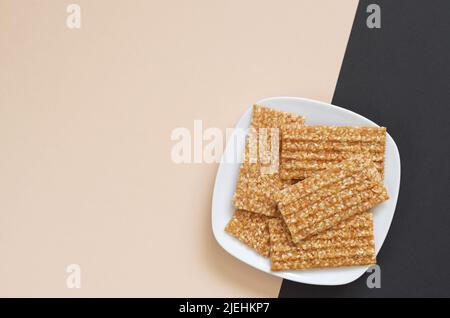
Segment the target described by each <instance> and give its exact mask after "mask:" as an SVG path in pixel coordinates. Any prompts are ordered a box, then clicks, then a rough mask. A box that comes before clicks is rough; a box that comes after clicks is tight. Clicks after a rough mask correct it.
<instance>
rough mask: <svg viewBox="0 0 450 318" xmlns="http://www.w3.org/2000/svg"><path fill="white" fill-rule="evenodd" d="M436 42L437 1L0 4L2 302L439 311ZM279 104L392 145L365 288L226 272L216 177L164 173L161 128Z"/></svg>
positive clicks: (449, 220) (440, 163)
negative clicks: (356, 125)
mask: <svg viewBox="0 0 450 318" xmlns="http://www.w3.org/2000/svg"><path fill="white" fill-rule="evenodd" d="M71 3H75V4H78V5H79V6H80V8H81V28H80V29H70V28H68V27H67V24H66V19H67V17H68V15H69V13H67V12H66V9H67V6H68V5H69V4H71ZM372 3H375V4H378V5H379V6H380V8H381V28H380V29H369V28H368V27H367V25H366V19H367V16H368V15H369V14H370V13H367V10H366V8H367V6H368V5H369V4H372ZM449 31H450V5H449V3H448V2H447V1H444V0H440V1H438V0H436V1H433V4H431V3H430V2H429V1H425V0H423V1H406V0H401V1H400V0H399V1H387V0H382V1H381V0H380V1H375V0H374V1H361V2H360V3H358V1H356V0H344V1H335V0H326V1H325V0H320V1H312V0H295V1H294V0H282V1H268V0H264V1H254V0H250V1H235V0H231V1H225V0H208V1H206V0H188V1H176V0H169V1H161V0H149V1H144V0H142V1H138V0H132V1H118V0H115V1H106V0H96V1H87V0H78V1H60V0H41V1H37V0H34V1H33V0H29V1H25V0H19V1H18V0H0V258H1V261H0V296H61V297H67V296H74V297H83V296H118V297H120V296H139V297H146V296H148V297H152V296H153V297H156V296H162V297H175V296H179V297H202V296H203V297H206V296H222V297H238V296H251V297H265V296H268V297H276V296H278V295H280V296H299V297H307V296H443V295H447V296H448V295H449V294H450V289H449V287H448V282H449V281H450V261H449V258H450V256H449V255H450V248H449V242H450V213H449V208H448V206H449V204H448V203H449V202H448V201H449V200H448V197H449V193H448V190H449V177H450V174H449V172H450V166H449V158H450V152H449V149H450V148H449V143H448V140H447V138H448V136H449V133H450V131H449V124H450V121H449V111H448V109H449V101H450V84H449V83H450V57H449V56H450V44H449V43H450V42H449V41H448V34H449ZM280 95H285V96H300V97H307V98H313V99H318V100H322V101H326V102H333V103H334V104H336V105H339V106H343V107H346V108H349V109H351V110H354V111H356V112H359V113H361V114H362V115H364V116H366V117H368V118H370V119H372V120H374V121H375V122H377V123H379V124H380V125H383V126H386V127H387V128H388V131H389V133H390V134H391V135H392V136H393V138H394V139H395V140H396V142H397V144H398V146H399V150H400V155H401V159H402V184H401V189H400V197H399V202H398V207H397V211H396V215H395V217H394V221H393V224H392V227H391V231H390V233H389V235H388V238H387V239H386V241H385V245H384V246H383V248H382V250H381V252H380V254H379V257H378V259H379V264H380V266H381V271H382V274H381V278H382V283H381V288H380V289H368V288H367V286H366V284H365V277H364V276H363V277H362V278H361V279H359V280H357V281H356V282H354V283H352V284H349V285H347V286H341V287H315V286H308V285H301V284H296V283H291V282H282V281H281V280H280V279H278V278H274V277H272V276H269V275H267V274H263V273H260V272H258V271H256V270H254V269H252V268H250V267H249V266H247V265H245V264H243V263H241V262H240V261H238V260H236V259H234V258H233V257H232V256H230V255H228V254H227V253H226V252H225V251H224V250H222V249H221V248H220V246H219V245H218V244H217V243H216V242H215V241H214V238H213V235H212V231H211V218H210V213H211V211H210V208H211V196H212V190H213V182H214V177H215V173H216V169H217V165H216V164H206V163H203V164H192V165H177V164H175V163H173V162H172V161H171V157H170V151H171V147H172V146H173V142H172V141H171V140H170V134H171V131H172V130H173V129H174V128H176V127H186V128H189V129H192V126H193V122H194V120H196V119H201V120H203V123H204V125H205V127H218V128H221V129H225V128H227V127H233V126H234V124H235V122H236V120H237V119H238V118H239V117H240V116H241V115H242V113H243V112H244V111H245V110H246V109H247V107H248V106H250V105H251V104H252V103H253V102H255V101H257V100H259V99H261V98H264V97H269V96H280ZM70 264H78V265H79V266H80V268H81V288H68V285H67V281H66V280H67V277H68V275H69V274H68V273H67V272H66V269H67V266H68V265H70ZM280 288H281V289H280Z"/></svg>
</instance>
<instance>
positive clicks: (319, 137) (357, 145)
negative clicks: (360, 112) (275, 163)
mask: <svg viewBox="0 0 450 318" xmlns="http://www.w3.org/2000/svg"><path fill="white" fill-rule="evenodd" d="M281 133H282V140H283V143H282V147H281V164H280V177H281V178H282V179H283V180H289V179H298V180H302V179H305V178H307V177H309V176H311V175H313V174H314V173H317V172H318V171H320V170H324V169H327V168H328V167H330V166H331V165H333V164H335V163H338V162H340V161H342V160H345V159H346V158H348V157H350V156H351V155H352V154H357V153H367V155H368V156H369V157H370V158H371V159H372V161H373V162H374V164H375V166H376V167H377V169H378V171H379V172H380V174H381V175H383V174H384V153H385V144H386V128H384V127H346V126H303V127H289V126H286V127H283V129H282V132H281Z"/></svg>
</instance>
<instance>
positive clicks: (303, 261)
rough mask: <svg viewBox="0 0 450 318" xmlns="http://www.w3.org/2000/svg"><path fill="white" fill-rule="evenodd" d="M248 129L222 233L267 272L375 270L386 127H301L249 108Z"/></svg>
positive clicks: (301, 121)
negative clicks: (258, 258) (261, 261)
mask: <svg viewBox="0 0 450 318" xmlns="http://www.w3.org/2000/svg"><path fill="white" fill-rule="evenodd" d="M250 129H251V130H252V131H253V132H254V134H253V135H252V138H249V136H247V140H246V146H245V156H244V161H243V163H242V164H241V168H240V173H239V179H238V181H237V185H236V191H235V194H234V197H233V204H234V207H235V209H236V210H235V213H234V215H233V217H232V218H231V220H230V221H229V223H228V224H227V226H226V228H225V231H226V232H227V233H229V234H231V235H233V236H234V237H236V238H237V239H238V240H240V241H241V242H242V243H244V244H246V245H248V246H249V247H251V248H253V249H254V250H255V251H256V252H257V253H259V254H261V255H262V256H264V257H269V258H270V260H271V263H272V265H271V268H272V270H274V271H280V270H296V269H298V270H300V269H307V268H324V267H338V266H351V265H368V264H374V263H376V257H375V243H374V231H373V218H372V213H371V212H370V209H371V208H373V207H374V206H376V205H378V204H379V203H381V202H383V201H385V200H387V199H388V194H387V191H386V188H385V187H384V185H383V175H384V153H385V143H386V128H384V127H348V126H307V125H305V118H304V117H303V116H299V115H295V114H291V113H287V112H281V111H278V110H274V109H270V108H266V107H263V106H258V105H255V106H253V113H252V121H251V126H250ZM273 154H275V155H273ZM255 156H256V157H255Z"/></svg>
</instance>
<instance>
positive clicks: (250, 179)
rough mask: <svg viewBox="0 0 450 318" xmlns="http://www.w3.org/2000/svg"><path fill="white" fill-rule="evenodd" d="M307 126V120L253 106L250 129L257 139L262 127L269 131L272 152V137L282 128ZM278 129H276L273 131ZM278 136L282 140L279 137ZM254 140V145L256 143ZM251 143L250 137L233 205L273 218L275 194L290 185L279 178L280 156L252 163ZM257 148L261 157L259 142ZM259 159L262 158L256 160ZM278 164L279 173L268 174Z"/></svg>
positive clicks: (269, 146) (268, 138) (269, 148)
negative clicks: (250, 155) (305, 122)
mask: <svg viewBox="0 0 450 318" xmlns="http://www.w3.org/2000/svg"><path fill="white" fill-rule="evenodd" d="M303 124H304V117H302V116H298V115H294V114H290V113H287V112H282V111H277V110H274V109H270V108H266V107H263V106H258V105H254V106H253V115H252V122H251V128H253V129H254V130H255V133H256V135H257V136H256V138H255V139H256V140H259V139H260V137H261V136H260V131H262V130H260V129H261V128H266V129H267V130H266V133H267V136H266V137H267V138H266V140H267V143H268V151H269V152H270V150H271V147H272V143H271V140H272V139H271V138H272V136H273V134H274V133H277V134H279V130H280V129H281V127H282V126H287V127H292V128H297V127H300V126H301V125H303ZM273 128H275V130H272V129H273ZM275 137H277V138H278V137H279V136H278V135H277V136H275ZM255 139H253V142H254V140H255ZM250 142H252V139H249V138H247V141H246V145H245V158H244V162H243V163H242V165H241V168H240V174H239V179H238V182H237V185H236V191H235V194H234V197H233V203H234V206H235V208H236V209H238V210H246V211H251V212H255V213H261V214H264V215H268V216H274V215H276V213H277V207H276V202H275V200H274V196H275V194H276V193H277V192H278V191H279V190H280V189H281V188H283V186H285V185H287V184H289V183H288V182H286V181H282V180H281V179H280V176H279V173H278V163H279V158H278V157H279V153H278V152H277V156H276V157H277V158H271V162H269V163H265V162H261V160H257V161H256V162H252V161H251V160H250V159H249V153H250V149H249V148H250ZM253 146H254V147H256V151H255V152H256V153H258V154H259V152H260V151H259V150H260V149H259V143H258V142H256V144H253ZM257 159H260V158H257ZM274 163H275V164H276V170H275V171H271V172H270V173H266V172H265V170H263V169H264V168H268V166H270V165H272V164H274Z"/></svg>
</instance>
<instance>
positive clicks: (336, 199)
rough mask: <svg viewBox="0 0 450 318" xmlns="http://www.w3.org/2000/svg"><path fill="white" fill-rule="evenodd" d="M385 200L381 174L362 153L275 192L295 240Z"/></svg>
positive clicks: (297, 240)
mask: <svg viewBox="0 0 450 318" xmlns="http://www.w3.org/2000/svg"><path fill="white" fill-rule="evenodd" d="M387 199H388V194H387V191H386V188H385V187H384V185H383V183H382V177H381V175H380V174H379V172H378V170H377V168H376V166H375V165H374V164H373V162H372V161H371V160H370V158H367V157H365V156H363V155H354V156H352V157H351V158H350V159H347V160H344V161H342V162H340V163H338V164H335V165H333V166H332V167H330V168H328V169H326V170H323V171H321V172H319V173H317V174H315V175H313V176H312V177H309V178H307V179H305V180H303V181H301V182H298V183H296V184H294V185H292V186H289V187H286V188H284V189H282V190H281V191H280V192H279V193H278V194H277V195H276V200H277V202H278V209H279V211H280V213H281V215H282V217H283V219H284V221H285V222H286V225H287V227H288V229H289V231H290V233H291V236H292V240H293V241H294V242H295V243H300V242H301V241H302V240H304V239H305V238H307V237H309V236H311V235H314V234H318V233H320V232H322V231H325V230H327V229H329V228H331V227H333V226H335V225H337V224H338V223H340V222H342V221H344V220H346V219H347V218H349V217H351V216H353V215H355V214H358V213H362V212H365V211H368V210H369V209H371V208H372V207H374V206H375V205H377V204H379V203H381V202H383V201H385V200H387Z"/></svg>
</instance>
